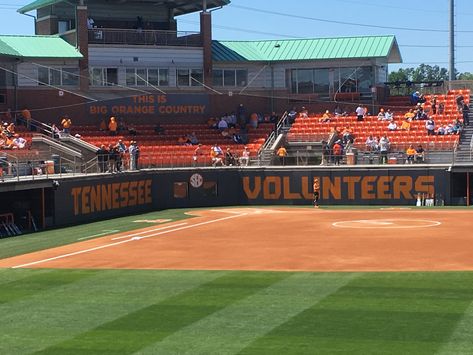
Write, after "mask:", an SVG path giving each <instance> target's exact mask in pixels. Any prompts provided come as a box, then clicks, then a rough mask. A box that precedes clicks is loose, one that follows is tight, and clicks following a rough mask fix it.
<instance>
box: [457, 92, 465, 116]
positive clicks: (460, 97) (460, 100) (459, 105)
mask: <svg viewBox="0 0 473 355" xmlns="http://www.w3.org/2000/svg"><path fill="white" fill-rule="evenodd" d="M455 102H456V103H457V111H458V112H462V108H463V105H464V103H465V98H464V97H463V95H457V96H456V97H455Z"/></svg>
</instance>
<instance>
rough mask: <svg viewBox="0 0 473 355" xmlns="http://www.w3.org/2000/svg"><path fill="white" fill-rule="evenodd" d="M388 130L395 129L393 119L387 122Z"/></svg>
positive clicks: (395, 125)
mask: <svg viewBox="0 0 473 355" xmlns="http://www.w3.org/2000/svg"><path fill="white" fill-rule="evenodd" d="M388 130H390V131H397V124H396V122H395V121H391V122H389V124H388Z"/></svg>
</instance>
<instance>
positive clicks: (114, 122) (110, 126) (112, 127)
mask: <svg viewBox="0 0 473 355" xmlns="http://www.w3.org/2000/svg"><path fill="white" fill-rule="evenodd" d="M117 128H118V123H117V120H116V119H115V117H113V116H112V117H110V122H109V123H108V130H109V131H110V135H111V136H116V135H117Z"/></svg>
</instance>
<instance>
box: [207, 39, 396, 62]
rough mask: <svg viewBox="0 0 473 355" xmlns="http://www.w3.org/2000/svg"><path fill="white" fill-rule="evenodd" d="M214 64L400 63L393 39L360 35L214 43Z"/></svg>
mask: <svg viewBox="0 0 473 355" xmlns="http://www.w3.org/2000/svg"><path fill="white" fill-rule="evenodd" d="M212 56H213V60H214V61H215V62H242V61H265V62H278V61H300V60H328V59H364V58H387V60H388V62H389V63H401V62H402V58H401V54H400V51H399V46H398V44H397V41H396V37H395V36H363V37H339V38H319V39H288V40H267V41H214V42H213V43H212Z"/></svg>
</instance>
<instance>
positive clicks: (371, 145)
mask: <svg viewBox="0 0 473 355" xmlns="http://www.w3.org/2000/svg"><path fill="white" fill-rule="evenodd" d="M365 145H366V150H367V151H369V152H376V151H377V150H378V141H377V140H376V138H374V137H373V135H371V134H370V135H369V136H368V138H366V142H365Z"/></svg>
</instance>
